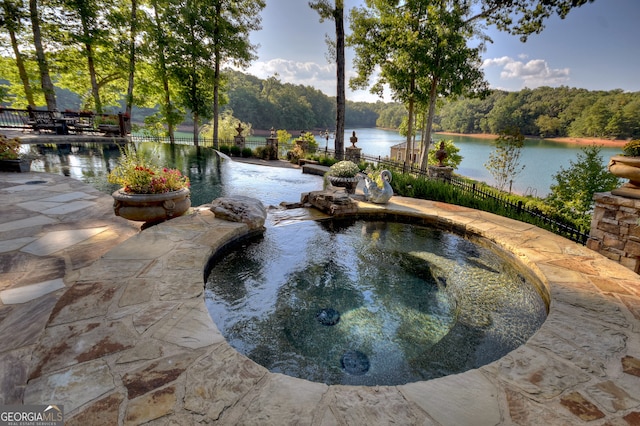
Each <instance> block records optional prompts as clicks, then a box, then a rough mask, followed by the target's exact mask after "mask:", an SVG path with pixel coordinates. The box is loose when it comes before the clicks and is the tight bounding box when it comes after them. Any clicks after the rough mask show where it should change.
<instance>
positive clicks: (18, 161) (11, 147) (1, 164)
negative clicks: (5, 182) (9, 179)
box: [0, 134, 31, 173]
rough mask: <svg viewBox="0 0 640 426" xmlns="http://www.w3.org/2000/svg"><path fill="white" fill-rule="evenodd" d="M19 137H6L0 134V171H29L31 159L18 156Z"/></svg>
mask: <svg viewBox="0 0 640 426" xmlns="http://www.w3.org/2000/svg"><path fill="white" fill-rule="evenodd" d="M20 145H21V143H20V138H11V139H9V138H7V137H6V136H5V135H3V134H0V171H3V172H23V173H26V172H29V171H30V170H31V159H30V158H27V157H21V156H20Z"/></svg>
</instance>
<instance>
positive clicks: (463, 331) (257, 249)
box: [205, 221, 547, 385]
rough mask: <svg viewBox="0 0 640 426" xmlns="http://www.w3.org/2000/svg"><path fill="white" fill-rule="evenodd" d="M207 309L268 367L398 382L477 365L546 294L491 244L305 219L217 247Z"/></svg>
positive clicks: (390, 226) (524, 327)
mask: <svg viewBox="0 0 640 426" xmlns="http://www.w3.org/2000/svg"><path fill="white" fill-rule="evenodd" d="M212 266H213V268H212V270H211V273H210V274H209V276H208V279H207V282H206V291H205V300H206V304H207V307H208V309H209V312H210V315H211V317H212V319H213V320H214V322H215V323H216V325H217V326H218V328H219V329H220V331H221V332H222V334H223V335H224V337H225V338H226V339H227V341H228V342H229V343H230V344H231V346H233V347H234V348H235V349H236V350H238V351H239V352H240V353H242V354H245V355H246V356H248V357H249V358H251V359H252V360H254V361H255V362H257V363H259V364H261V365H263V366H265V367H266V368H268V369H269V370H270V371H272V372H276V373H283V374H287V375H289V376H293V377H299V378H303V379H308V380H311V381H316V382H323V383H327V384H345V385H397V384H403V383H409V382H414V381H420V380H427V379H432V378H436V377H441V376H445V375H448V374H455V373H459V372H462V371H466V370H469V369H472V368H476V367H479V366H482V365H485V364H487V363H489V362H491V361H494V360H496V359H498V358H500V357H502V356H504V355H505V354H506V353H508V352H509V351H511V350H513V349H515V348H517V347H518V346H520V345H521V344H523V343H524V342H525V341H526V340H527V339H528V338H529V337H530V336H531V335H532V334H533V333H534V332H535V331H536V330H537V329H538V328H539V327H540V325H541V324H542V323H543V322H544V320H545V318H546V313H547V309H546V304H545V302H544V301H543V299H542V298H541V297H540V294H539V293H538V290H537V287H536V286H535V285H534V284H533V283H531V282H529V281H528V280H527V279H525V277H524V276H523V275H522V274H520V273H519V272H518V270H517V269H516V268H515V267H513V266H512V265H511V263H510V262H509V261H508V260H507V259H506V258H505V256H503V255H501V254H500V253H499V252H498V251H495V250H494V249H492V248H490V247H488V246H487V247H485V246H484V245H480V244H476V243H474V242H471V241H469V240H467V239H465V238H463V237H461V236H459V235H456V234H453V233H450V232H446V231H442V230H436V229H432V228H427V227H423V226H417V225H409V224H402V223H393V222H380V221H376V222H368V221H349V222H345V221H322V222H316V221H306V222H301V223H294V224H288V225H285V226H272V227H268V228H267V230H266V232H265V234H264V236H263V237H261V238H259V239H257V240H254V241H250V242H245V243H243V244H242V246H241V247H237V248H234V249H231V250H230V251H228V252H226V253H224V254H221V255H219V256H217V257H216V258H215V259H214V262H213V264H212Z"/></svg>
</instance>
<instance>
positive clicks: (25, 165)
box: [0, 159, 31, 173]
mask: <svg viewBox="0 0 640 426" xmlns="http://www.w3.org/2000/svg"><path fill="white" fill-rule="evenodd" d="M30 171H31V160H23V159H20V160H0V172H17V173H29V172H30Z"/></svg>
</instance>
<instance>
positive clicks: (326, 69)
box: [239, 58, 391, 102]
mask: <svg viewBox="0 0 640 426" xmlns="http://www.w3.org/2000/svg"><path fill="white" fill-rule="evenodd" d="M239 70H240V71H242V72H244V73H247V74H251V75H254V76H256V77H258V78H263V79H266V78H269V77H271V76H273V75H275V74H276V73H277V74H278V77H277V78H278V79H279V80H280V81H281V82H283V83H291V84H301V85H304V86H312V87H315V88H316V89H318V90H320V91H321V92H323V93H324V94H326V95H328V96H335V95H336V65H335V64H329V63H324V64H318V63H316V62H299V61H292V60H290V59H283V58H276V59H271V60H268V61H256V62H253V63H252V64H251V65H250V66H249V67H248V68H243V69H239ZM354 76H355V72H354V71H353V70H350V69H347V71H346V76H345V77H346V81H347V87H346V92H347V93H346V95H347V99H348V100H350V101H354V102H359V101H364V102H377V101H378V100H380V98H379V97H378V96H376V95H372V94H371V93H369V91H368V90H366V89H365V90H355V91H353V90H351V89H350V88H349V85H348V84H349V79H350V78H351V77H354ZM373 80H374V78H372V81H373ZM383 100H385V101H390V100H391V96H390V95H389V93H385V97H384V99H383Z"/></svg>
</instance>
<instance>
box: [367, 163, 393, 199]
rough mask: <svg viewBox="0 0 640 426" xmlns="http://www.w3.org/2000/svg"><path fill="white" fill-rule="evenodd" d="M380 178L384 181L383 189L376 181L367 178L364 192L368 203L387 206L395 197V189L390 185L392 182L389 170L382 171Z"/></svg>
mask: <svg viewBox="0 0 640 426" xmlns="http://www.w3.org/2000/svg"><path fill="white" fill-rule="evenodd" d="M380 178H381V179H382V188H380V187H379V186H378V184H377V183H376V181H375V180H373V179H371V178H369V177H368V176H365V177H364V187H363V188H362V191H363V192H364V198H365V199H366V200H367V201H371V202H372V203H375V204H386V203H387V202H388V201H389V199H390V198H391V196H392V195H393V188H392V187H391V185H390V184H389V182H391V172H390V171H389V170H383V171H381V172H380Z"/></svg>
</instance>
